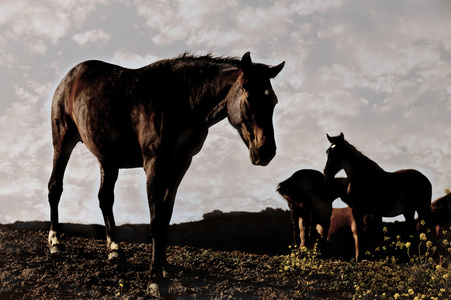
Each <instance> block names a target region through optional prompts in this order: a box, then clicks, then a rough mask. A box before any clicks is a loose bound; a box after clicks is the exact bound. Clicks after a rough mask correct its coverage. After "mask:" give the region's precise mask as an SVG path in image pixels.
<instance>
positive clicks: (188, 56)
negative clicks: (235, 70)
mask: <svg viewBox="0 0 451 300" xmlns="http://www.w3.org/2000/svg"><path fill="white" fill-rule="evenodd" d="M172 60H176V61H183V62H187V63H188V62H197V63H199V62H205V63H218V64H232V65H236V66H239V65H240V64H241V60H240V59H239V58H238V57H233V56H232V57H231V56H213V54H212V53H211V52H209V53H207V54H205V55H194V54H193V53H191V52H189V51H186V52H183V53H182V54H180V55H179V56H176V57H175V58H173V59H172Z"/></svg>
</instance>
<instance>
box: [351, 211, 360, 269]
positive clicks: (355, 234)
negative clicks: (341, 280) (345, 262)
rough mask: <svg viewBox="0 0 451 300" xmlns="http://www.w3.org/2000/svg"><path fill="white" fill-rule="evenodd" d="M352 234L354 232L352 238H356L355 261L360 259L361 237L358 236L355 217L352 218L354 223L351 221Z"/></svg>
mask: <svg viewBox="0 0 451 300" xmlns="http://www.w3.org/2000/svg"><path fill="white" fill-rule="evenodd" d="M351 232H352V237H353V238H354V251H355V255H354V257H355V259H356V260H357V259H358V256H359V235H358V234H357V224H356V222H355V219H354V217H352V221H351Z"/></svg>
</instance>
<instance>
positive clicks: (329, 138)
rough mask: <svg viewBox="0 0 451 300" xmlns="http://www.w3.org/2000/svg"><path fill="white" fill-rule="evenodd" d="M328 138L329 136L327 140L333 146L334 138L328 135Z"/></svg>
mask: <svg viewBox="0 0 451 300" xmlns="http://www.w3.org/2000/svg"><path fill="white" fill-rule="evenodd" d="M326 136H327V140H328V141H329V142H330V143H331V144H333V143H334V142H333V140H332V138H331V137H330V135H329V134H327V133H326Z"/></svg>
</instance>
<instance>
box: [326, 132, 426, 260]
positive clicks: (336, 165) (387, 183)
mask: <svg viewBox="0 0 451 300" xmlns="http://www.w3.org/2000/svg"><path fill="white" fill-rule="evenodd" d="M326 136H327V139H328V140H329V142H330V143H331V146H330V147H329V148H328V149H327V151H326V153H327V162H326V166H325V168H324V174H325V176H326V178H327V179H328V180H330V179H332V178H334V176H335V175H336V174H337V173H338V172H339V171H340V170H342V169H343V170H344V171H345V173H346V175H347V178H348V180H349V186H348V191H347V194H348V198H349V201H350V204H351V205H350V207H351V208H352V213H353V216H354V219H355V221H356V224H357V238H358V241H357V244H358V247H357V250H358V252H357V253H356V257H359V253H360V252H361V250H362V249H361V248H362V244H365V242H364V241H362V239H363V238H365V235H364V234H363V232H364V220H365V218H366V217H368V216H372V217H373V221H374V225H376V227H375V228H376V229H377V228H378V227H381V226H382V225H381V224H382V217H395V216H398V215H400V214H402V215H404V218H405V220H406V223H409V224H411V226H410V225H409V226H410V227H411V228H414V227H415V219H414V217H415V212H417V213H418V216H419V218H420V220H425V221H426V222H428V221H429V217H430V203H431V197H432V185H431V183H430V181H429V180H428V178H427V177H426V176H424V175H423V174H422V173H420V172H419V171H417V170H413V169H408V170H399V171H396V172H386V171H385V170H383V169H382V168H381V167H380V166H379V165H378V164H377V163H376V162H374V161H372V160H371V159H369V158H368V157H366V156H365V155H364V154H363V153H361V152H360V151H358V150H357V149H356V148H355V147H354V146H353V145H351V144H350V143H348V142H347V141H346V140H345V138H344V135H343V133H341V134H340V135H339V136H335V137H330V136H329V135H328V134H327V135H326Z"/></svg>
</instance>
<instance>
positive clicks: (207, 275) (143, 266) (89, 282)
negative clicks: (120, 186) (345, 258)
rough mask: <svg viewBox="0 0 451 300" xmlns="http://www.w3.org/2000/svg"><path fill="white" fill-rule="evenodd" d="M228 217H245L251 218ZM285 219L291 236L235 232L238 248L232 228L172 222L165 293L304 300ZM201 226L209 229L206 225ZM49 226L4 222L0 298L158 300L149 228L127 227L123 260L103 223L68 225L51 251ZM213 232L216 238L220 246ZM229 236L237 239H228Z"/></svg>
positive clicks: (314, 293) (317, 293) (316, 292)
mask: <svg viewBox="0 0 451 300" xmlns="http://www.w3.org/2000/svg"><path fill="white" fill-rule="evenodd" d="M275 213H279V214H281V217H283V218H285V217H286V212H280V211H279V212H274V211H272V212H270V214H271V215H272V216H274V214H275ZM221 214H222V213H220V212H216V215H215V214H213V215H210V216H206V218H205V220H204V221H208V220H209V219H208V217H210V222H213V223H212V224H216V226H219V225H218V224H225V223H224V222H225V221H224V220H223V221H224V222H222V221H218V220H221V218H219V219H218V218H216V219H215V220H214V221H213V220H212V219H211V218H212V217H218V215H219V217H221ZM282 214H283V215H282ZM228 217H236V218H242V217H243V215H228ZM258 217H261V218H262V220H261V221H262V222H263V221H264V220H266V222H268V218H269V216H265V215H264V214H263V216H262V215H261V214H259V215H258ZM247 222H248V226H249V227H252V226H254V227H255V228H257V227H258V225H259V224H258V222H259V221H255V222H251V221H250V220H249V218H248V220H247ZM281 224H282V225H281V228H279V229H278V230H284V233H283V234H282V233H280V232H279V234H278V233H277V232H266V234H265V232H262V233H261V235H262V240H261V241H259V240H253V241H251V243H250V244H246V243H244V242H243V241H248V242H249V238H247V239H246V237H245V236H239V234H238V233H237V232H235V233H234V235H235V239H236V241H237V243H238V244H236V246H233V245H234V243H231V242H230V241H231V239H232V238H233V237H231V236H227V234H225V233H222V234H221V233H220V234H219V235H218V233H217V231H213V233H212V236H208V235H207V234H206V233H205V232H204V233H203V231H202V230H204V231H205V230H207V229H205V225H206V224H204V223H196V224H194V223H192V224H187V225H186V226H185V227H183V228H184V229H182V227H181V226H180V225H178V226H172V228H171V230H172V235H171V236H172V238H171V241H170V244H171V246H169V247H168V260H169V262H170V263H171V264H172V265H173V267H174V270H173V271H174V272H173V274H172V277H171V278H170V279H167V280H164V281H162V282H161V283H160V293H161V298H162V299H297V298H300V297H299V294H298V291H299V286H298V282H299V278H296V276H292V277H289V278H287V277H286V276H282V274H281V273H280V272H279V266H280V263H281V261H282V259H283V257H282V254H284V253H281V252H284V251H285V252H287V245H289V243H290V229H289V223H284V222H282V223H281ZM195 225H196V226H197V227H198V231H197V233H196V229H195V227H196V226H195ZM260 225H261V226H263V225H262V224H260ZM190 226H191V227H190ZM199 226H200V228H204V229H199ZM211 226H213V225H211V224H210V229H211ZM273 227H274V226H273ZM47 228H48V223H46V222H26V223H19V222H18V223H14V224H7V225H0V299H151V297H150V296H149V295H148V294H147V291H146V290H147V284H148V282H149V272H148V270H149V265H150V253H151V247H152V246H151V244H149V243H147V240H148V238H146V237H145V236H146V233H145V232H146V229H145V227H142V226H141V227H140V226H131V225H128V226H123V227H122V228H121V234H122V242H121V250H122V255H121V259H120V260H119V261H117V262H115V263H111V262H109V261H108V260H107V253H106V246H105V241H104V238H103V227H102V226H98V225H76V224H75V225H74V224H72V225H67V224H66V225H65V227H64V226H63V230H62V231H63V232H64V234H63V235H62V240H63V241H64V244H65V246H66V249H65V251H64V252H62V253H61V254H58V255H50V253H49V251H48V248H47V234H48V231H47ZM207 228H208V227H207ZM287 228H288V231H287V233H286V234H285V230H286V229H287ZM216 230H219V228H216ZM241 231H243V230H241ZM210 232H211V230H210ZM215 232H216V233H215ZM232 232H233V231H232ZM202 233H203V235H202ZM268 235H269V237H271V235H274V236H273V238H278V239H281V240H282V242H283V243H285V244H284V245H283V247H281V246H280V245H279V241H278V242H277V243H274V245H275V246H274V247H270V243H268V239H266V240H264V239H263V237H264V236H266V238H268ZM138 236H139V237H138ZM199 236H203V237H204V238H202V239H201V238H199ZM213 236H216V240H217V243H216V246H217V247H215V243H214V240H212V239H213ZM146 239H147V240H146ZM177 239H178V240H179V243H178V244H179V245H177ZM209 239H210V240H209ZM208 240H209V244H210V245H211V246H212V247H208V248H202V247H201V246H199V245H202V243H207V244H208ZM227 240H228V241H229V243H226V242H225V241H227ZM220 241H223V243H222V244H221V243H220ZM240 241H241V242H240ZM263 243H266V248H262V244H263ZM231 245H232V246H231ZM249 245H253V246H249ZM268 245H269V246H268ZM253 247H254V248H253ZM225 248H235V250H232V249H225ZM237 249H238V250H237ZM264 249H266V250H264ZM284 249H285V250H284ZM265 252H267V253H265ZM324 284H327V283H324ZM302 298H303V299H346V298H347V297H346V291H342V292H340V293H338V294H325V293H322V292H321V286H320V285H318V289H313V290H311V291H310V292H309V293H308V294H305V293H304V294H303V296H302Z"/></svg>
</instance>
